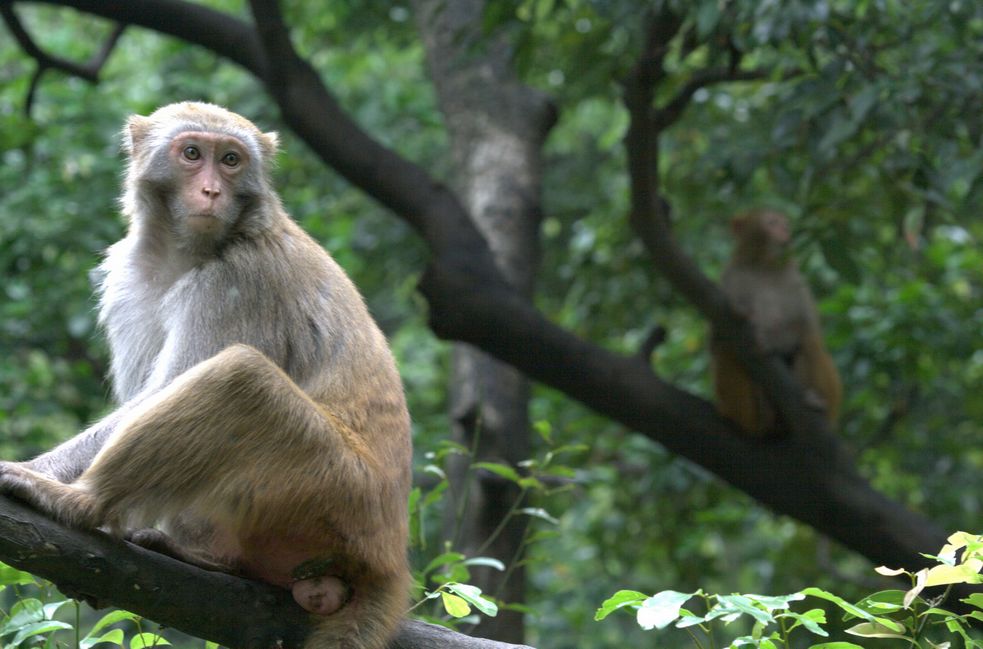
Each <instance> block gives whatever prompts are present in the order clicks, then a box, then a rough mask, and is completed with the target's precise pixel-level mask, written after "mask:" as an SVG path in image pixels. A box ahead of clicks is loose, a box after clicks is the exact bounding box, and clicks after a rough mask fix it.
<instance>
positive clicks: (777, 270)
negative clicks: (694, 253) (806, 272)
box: [711, 210, 842, 436]
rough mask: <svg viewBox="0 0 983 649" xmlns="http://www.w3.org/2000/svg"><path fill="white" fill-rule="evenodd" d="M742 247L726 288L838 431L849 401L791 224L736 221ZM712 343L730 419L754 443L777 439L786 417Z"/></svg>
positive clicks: (765, 217)
mask: <svg viewBox="0 0 983 649" xmlns="http://www.w3.org/2000/svg"><path fill="white" fill-rule="evenodd" d="M731 234H732V235H733V237H734V240H735V245H734V250H733V254H732V256H731V260H730V262H729V264H728V265H727V267H726V268H725V270H724V272H723V274H722V276H721V284H722V287H723V290H724V293H725V294H726V295H727V297H728V299H729V300H730V302H731V304H732V305H733V307H734V308H735V309H736V310H737V311H738V312H739V313H741V314H742V315H744V316H745V317H746V318H748V319H749V321H750V323H751V326H752V328H753V330H754V334H755V339H756V342H757V344H758V345H759V346H760V348H761V350H762V351H764V352H765V353H768V354H775V355H777V356H779V357H780V358H781V359H782V360H783V361H785V362H786V363H787V364H788V366H789V369H790V371H791V372H792V374H793V376H794V377H795V378H796V379H797V380H798V381H799V383H800V384H801V385H802V388H803V389H804V390H805V396H806V402H807V403H808V404H809V405H810V406H812V407H816V408H820V409H822V410H824V411H825V414H826V416H827V418H828V419H829V421H830V423H831V424H835V422H836V419H837V416H838V413H839V407H840V401H841V398H842V385H841V383H840V377H839V374H838V372H837V371H836V367H835V366H834V364H833V359H832V358H831V357H830V355H829V353H828V352H827V351H826V348H825V346H824V344H823V334H822V330H821V328H820V323H819V314H818V312H817V310H816V306H815V301H814V299H813V296H812V292H811V291H810V290H809V286H808V285H807V284H806V282H805V279H803V277H802V274H801V273H800V272H799V269H798V265H797V264H796V263H795V260H794V259H793V258H792V255H791V251H790V249H789V248H790V244H791V233H790V230H789V224H788V219H787V218H786V216H785V215H784V214H782V213H781V212H777V211H773V210H755V211H750V212H746V213H744V214H739V215H737V216H735V217H734V218H733V219H732V221H731ZM719 337H720V336H719V332H715V334H714V338H715V339H716V340H714V341H713V342H712V343H711V355H712V363H711V367H712V373H713V384H714V392H715V394H716V400H717V405H718V409H719V411H720V412H721V414H723V415H724V416H725V417H727V418H728V419H731V420H732V421H734V422H736V423H737V424H739V425H740V427H741V428H742V429H743V430H745V431H746V432H748V433H750V434H751V435H754V436H767V435H773V434H774V433H776V432H777V430H778V429H779V428H780V427H781V424H782V422H781V421H780V419H779V417H778V414H777V412H776V410H775V408H774V407H773V406H772V404H770V403H768V401H767V400H766V398H765V395H764V392H763V391H762V390H761V388H760V387H758V386H757V385H755V384H754V382H753V381H752V380H751V378H750V377H749V376H748V374H747V372H746V371H745V370H744V367H743V366H742V365H741V364H740V362H738V360H737V358H736V357H735V356H734V354H733V353H732V352H730V351H729V350H727V349H725V348H724V347H723V346H722V345H721V344H720V343H719Z"/></svg>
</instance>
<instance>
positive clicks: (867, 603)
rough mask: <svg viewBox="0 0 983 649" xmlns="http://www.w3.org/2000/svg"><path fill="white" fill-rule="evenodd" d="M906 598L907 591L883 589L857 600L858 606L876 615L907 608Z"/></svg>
mask: <svg viewBox="0 0 983 649" xmlns="http://www.w3.org/2000/svg"><path fill="white" fill-rule="evenodd" d="M904 599H905V591H903V590H893V589H892V590H882V591H879V592H876V593H874V594H873V595H868V596H867V597H864V598H863V599H862V600H860V601H859V602H857V606H858V607H859V608H862V609H864V610H865V611H870V612H871V613H873V614H875V615H876V614H878V613H880V614H885V613H894V612H895V611H900V610H902V609H904V608H905V604H904Z"/></svg>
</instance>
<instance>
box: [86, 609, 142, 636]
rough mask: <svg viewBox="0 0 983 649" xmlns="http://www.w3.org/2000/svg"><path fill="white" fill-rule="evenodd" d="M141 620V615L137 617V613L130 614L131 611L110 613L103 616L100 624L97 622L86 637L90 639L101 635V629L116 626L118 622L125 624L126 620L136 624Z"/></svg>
mask: <svg viewBox="0 0 983 649" xmlns="http://www.w3.org/2000/svg"><path fill="white" fill-rule="evenodd" d="M140 619H142V618H141V617H140V616H139V615H137V614H136V613H130V612H129V611H123V610H116V611H110V612H109V613H106V614H105V615H103V616H102V617H101V618H100V619H99V621H98V622H96V623H95V624H93V625H92V630H91V631H89V633H88V635H86V637H89V636H92V635H95V634H96V633H99V631H100V630H101V629H104V628H105V627H107V626H109V625H110V624H115V623H117V622H123V621H124V620H127V621H130V622H136V621H138V620H140Z"/></svg>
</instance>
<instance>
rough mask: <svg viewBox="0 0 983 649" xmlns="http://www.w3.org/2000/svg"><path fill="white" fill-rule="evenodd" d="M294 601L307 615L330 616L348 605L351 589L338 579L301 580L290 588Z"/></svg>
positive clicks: (313, 578)
mask: <svg viewBox="0 0 983 649" xmlns="http://www.w3.org/2000/svg"><path fill="white" fill-rule="evenodd" d="M290 590H291V592H293V595H294V601H296V602H297V603H298V604H300V606H301V607H302V608H303V609H304V610H305V611H307V612H308V613H313V614H315V615H331V614H332V613H334V612H336V611H337V610H338V609H340V608H341V607H342V606H344V605H345V604H347V603H348V599H349V597H351V589H350V588H349V587H348V584H346V583H345V582H343V581H342V580H341V579H339V578H338V577H334V576H330V575H328V576H323V577H311V578H309V579H301V580H300V581H296V582H294V584H293V585H292V586H291V587H290Z"/></svg>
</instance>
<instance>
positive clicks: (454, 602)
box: [440, 592, 471, 617]
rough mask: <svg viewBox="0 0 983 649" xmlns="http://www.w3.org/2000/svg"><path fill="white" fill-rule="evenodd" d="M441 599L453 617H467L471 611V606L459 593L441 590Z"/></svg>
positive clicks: (445, 608)
mask: <svg viewBox="0 0 983 649" xmlns="http://www.w3.org/2000/svg"><path fill="white" fill-rule="evenodd" d="M440 599H441V601H442V602H443V603H444V610H445V611H447V614H448V615H450V616H451V617H465V616H466V615H468V614H470V613H471V607H470V606H468V603H467V602H466V601H464V600H463V599H461V598H460V597H458V596H457V595H454V594H452V593H448V592H441V593H440Z"/></svg>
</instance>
